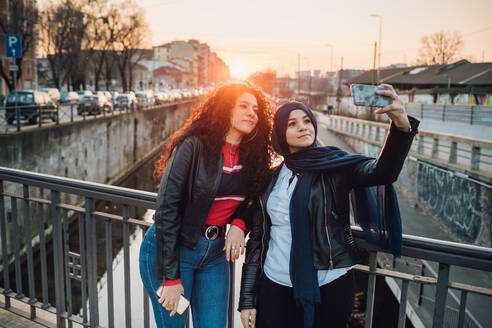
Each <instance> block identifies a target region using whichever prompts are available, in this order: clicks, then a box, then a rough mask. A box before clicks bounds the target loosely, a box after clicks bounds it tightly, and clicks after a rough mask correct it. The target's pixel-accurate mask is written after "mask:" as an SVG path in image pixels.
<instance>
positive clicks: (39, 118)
mask: <svg viewBox="0 0 492 328" xmlns="http://www.w3.org/2000/svg"><path fill="white" fill-rule="evenodd" d="M193 101H196V99H194V98H192V99H183V100H179V101H175V102H167V103H160V104H156V105H151V106H145V107H144V106H138V105H137V104H134V106H131V107H128V106H124V107H122V106H114V105H111V106H110V107H106V108H105V109H100V110H94V109H89V110H85V109H84V108H82V107H79V106H84V105H85V104H88V103H89V102H70V103H58V104H55V105H54V106H57V107H56V108H52V107H53V105H51V106H50V105H42V106H40V108H38V109H36V108H35V107H36V106H34V105H29V106H9V107H6V106H2V107H0V133H10V132H19V131H22V130H25V129H28V128H30V127H32V126H37V127H38V128H42V127H50V126H53V125H59V124H62V123H67V122H77V121H84V120H87V119H89V118H91V117H92V118H93V119H97V118H101V117H106V116H114V115H121V114H124V113H128V112H133V111H135V110H137V109H138V110H150V109H154V108H159V107H169V106H174V105H179V104H183V103H188V102H193ZM46 120H48V121H46Z"/></svg>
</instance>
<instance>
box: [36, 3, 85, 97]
mask: <svg viewBox="0 0 492 328" xmlns="http://www.w3.org/2000/svg"><path fill="white" fill-rule="evenodd" d="M40 22H41V24H39V41H40V47H41V49H42V50H43V52H44V53H46V55H47V58H48V62H49V65H50V69H51V72H52V78H53V84H54V85H55V86H56V87H57V88H60V87H61V84H63V83H67V84H69V85H72V87H73V88H74V89H77V88H78V87H79V86H80V85H81V84H85V70H81V69H79V67H86V66H85V63H86V62H87V61H88V60H87V59H86V58H85V57H87V56H86V54H85V53H84V51H83V47H84V46H85V44H86V43H87V41H86V40H87V25H88V20H87V18H86V14H85V12H84V10H83V8H82V6H81V4H80V3H77V2H76V1H73V0H64V1H62V2H59V3H53V2H51V3H48V5H47V6H46V7H45V8H44V9H43V10H42V11H41V13H40Z"/></svg>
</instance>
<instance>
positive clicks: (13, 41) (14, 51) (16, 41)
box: [5, 34, 22, 58]
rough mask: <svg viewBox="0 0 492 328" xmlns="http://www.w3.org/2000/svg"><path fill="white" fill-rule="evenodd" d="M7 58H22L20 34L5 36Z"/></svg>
mask: <svg viewBox="0 0 492 328" xmlns="http://www.w3.org/2000/svg"><path fill="white" fill-rule="evenodd" d="M5 49H6V50H7V51H6V52H7V58H21V57H22V46H21V36H20V34H5Z"/></svg>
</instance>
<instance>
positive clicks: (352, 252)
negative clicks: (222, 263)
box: [238, 117, 419, 311]
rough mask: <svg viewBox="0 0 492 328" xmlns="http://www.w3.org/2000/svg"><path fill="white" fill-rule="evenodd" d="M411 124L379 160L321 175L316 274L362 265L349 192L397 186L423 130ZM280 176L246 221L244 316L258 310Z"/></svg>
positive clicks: (395, 134)
mask: <svg viewBox="0 0 492 328" xmlns="http://www.w3.org/2000/svg"><path fill="white" fill-rule="evenodd" d="M409 119H410V124H411V126H412V130H411V131H410V132H403V131H401V130H399V129H398V128H397V127H395V126H394V125H393V124H392V125H391V127H390V129H389V132H388V135H387V138H386V141H385V143H384V146H383V148H382V150H381V153H380V155H379V157H378V159H374V160H367V161H363V162H359V163H358V164H354V165H351V166H347V167H345V168H344V169H340V170H338V171H337V172H336V173H333V172H331V173H322V174H319V175H318V176H317V177H316V178H315V180H314V181H313V185H312V189H311V194H310V199H309V204H308V211H309V218H310V226H311V231H310V236H311V243H312V245H311V246H312V250H313V264H314V267H315V269H316V270H328V269H333V268H342V267H349V266H352V265H354V264H356V263H357V262H358V255H357V251H356V247H355V244H354V239H353V237H352V233H351V230H350V209H349V192H350V191H351V189H352V188H353V187H356V186H373V185H383V184H387V183H392V182H394V181H396V179H397V178H398V175H399V173H400V171H401V169H402V166H403V163H404V161H405V157H406V156H407V154H408V151H409V150H410V146H411V144H412V140H413V137H414V136H415V134H416V133H417V127H418V124H419V121H418V120H416V119H414V118H412V117H409ZM279 171H280V167H279V168H277V169H276V170H275V171H274V173H273V178H272V181H271V183H270V185H269V187H268V188H267V190H266V192H265V193H264V194H263V195H262V196H261V197H259V199H257V200H256V201H255V203H254V205H253V206H252V207H251V208H250V209H249V210H250V214H249V218H248V220H246V221H247V224H248V229H249V230H250V235H249V240H248V244H247V246H246V260H245V263H244V265H243V270H242V278H241V293H240V297H239V308H238V310H239V311H241V310H243V309H254V308H256V285H257V282H258V279H259V277H260V276H261V275H262V274H263V264H264V263H265V259H266V254H267V251H268V245H269V240H270V227H271V225H272V223H271V220H270V217H269V216H268V214H267V212H266V202H267V200H268V197H269V195H270V192H271V191H272V189H273V186H274V185H275V182H276V180H277V177H278V173H279Z"/></svg>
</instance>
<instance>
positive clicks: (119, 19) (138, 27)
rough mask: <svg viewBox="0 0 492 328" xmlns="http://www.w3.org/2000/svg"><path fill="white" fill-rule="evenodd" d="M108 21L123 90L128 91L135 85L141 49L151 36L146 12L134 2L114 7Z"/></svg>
mask: <svg viewBox="0 0 492 328" xmlns="http://www.w3.org/2000/svg"><path fill="white" fill-rule="evenodd" d="M108 21H109V23H108V25H109V26H110V31H111V32H110V34H111V35H112V36H113V40H114V42H113V51H114V53H115V54H116V57H117V64H118V71H119V73H120V77H121V84H122V87H123V90H124V91H127V90H130V89H131V87H132V84H133V69H134V67H135V65H136V64H137V63H138V62H139V61H140V60H141V59H142V52H141V51H140V50H139V49H140V48H142V47H144V46H145V45H146V44H147V41H148V37H149V36H150V32H149V26H148V24H147V22H146V21H145V12H144V10H143V9H142V8H140V7H138V6H136V5H135V4H133V3H132V2H126V3H124V4H123V5H122V4H119V5H118V6H116V5H114V7H113V8H112V9H111V10H110V11H109V14H108Z"/></svg>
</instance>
